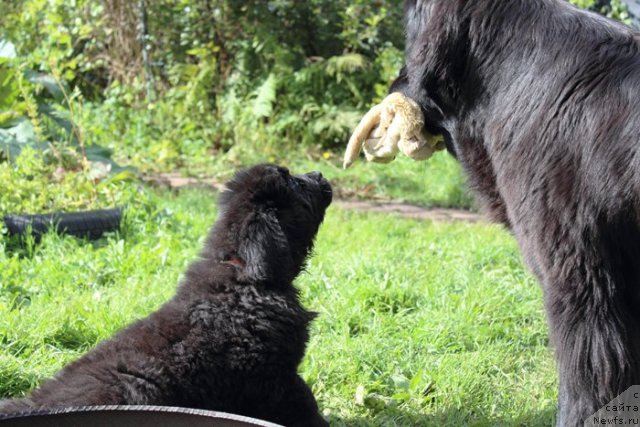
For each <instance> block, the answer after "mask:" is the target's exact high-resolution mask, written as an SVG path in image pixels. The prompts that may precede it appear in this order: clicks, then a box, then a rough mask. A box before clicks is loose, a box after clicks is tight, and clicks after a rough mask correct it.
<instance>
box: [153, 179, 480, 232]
mask: <svg viewBox="0 0 640 427" xmlns="http://www.w3.org/2000/svg"><path fill="white" fill-rule="evenodd" d="M144 181H145V182H147V183H149V184H152V185H156V186H159V187H168V188H176V189H178V188H185V187H208V188H212V189H214V190H216V191H220V190H221V189H222V187H223V185H222V184H221V183H219V182H218V181H216V180H214V179H209V178H206V179H200V178H188V177H183V176H180V175H179V174H171V173H168V174H161V175H156V176H152V177H146V178H144ZM334 204H335V205H337V206H339V207H341V208H343V209H349V210H355V211H361V212H377V213H388V214H395V215H398V216H401V217H403V218H412V219H419V220H431V221H467V222H481V221H486V219H485V217H484V216H483V215H481V214H479V213H476V212H471V211H466V210H462V209H444V208H425V207H422V206H417V205H412V204H409V203H402V202H393V201H389V202H381V201H367V200H351V199H338V200H335V201H334Z"/></svg>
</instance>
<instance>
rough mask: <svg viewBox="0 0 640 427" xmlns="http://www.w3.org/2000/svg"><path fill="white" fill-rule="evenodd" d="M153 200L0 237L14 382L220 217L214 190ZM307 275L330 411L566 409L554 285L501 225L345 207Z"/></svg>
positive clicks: (44, 363)
mask: <svg viewBox="0 0 640 427" xmlns="http://www.w3.org/2000/svg"><path fill="white" fill-rule="evenodd" d="M150 198H151V201H152V206H153V208H152V209H147V210H144V211H143V210H139V211H134V212H132V213H131V214H130V215H129V218H128V220H127V225H126V227H125V230H124V231H123V233H122V234H121V235H112V236H109V237H108V238H106V239H103V240H101V241H99V242H98V243H93V244H92V243H86V242H83V241H80V240H77V239H73V238H59V237H56V236H52V235H51V236H47V237H46V238H45V239H44V240H43V242H42V243H41V244H39V245H37V246H33V247H28V248H26V249H17V248H15V247H13V248H12V247H4V248H0V342H1V343H2V346H1V347H0V396H5V397H6V396H19V395H20V394H21V393H23V392H25V391H27V390H28V389H29V388H31V387H33V386H35V385H36V384H37V383H38V381H40V380H42V379H44V378H46V377H48V376H50V375H52V374H53V373H54V372H55V371H56V370H58V369H59V368H60V367H61V366H62V365H63V364H65V363H66V362H69V361H70V360H72V359H74V358H76V357H78V356H79V355H80V354H82V353H84V352H85V351H87V350H88V349H89V348H91V347H92V346H93V345H95V344H96V343H97V342H99V341H100V340H102V339H105V338H107V337H109V336H110V335H112V334H113V333H114V332H116V331H117V330H118V329H120V328H121V327H123V326H125V325H126V324H127V323H129V322H131V321H132V320H133V319H135V318H138V317H141V316H144V315H145V314H147V313H149V312H150V311H152V310H154V309H155V308H156V307H158V306H159V305H160V304H161V303H162V302H163V301H165V300H166V299H168V298H169V297H170V296H171V295H172V293H173V291H174V288H175V286H176V283H177V281H178V280H179V277H180V274H181V272H182V271H183V270H184V269H185V267H186V266H187V264H188V263H189V262H190V260H192V259H193V258H194V256H195V255H196V253H197V251H198V250H199V247H200V243H201V241H202V238H203V237H204V235H205V233H206V232H207V230H208V228H209V226H210V225H211V224H212V222H213V220H214V218H215V208H214V195H213V194H212V193H209V192H207V191H202V190H201V191H195V190H189V191H183V192H180V193H177V194H174V193H168V192H165V193H153V194H152V195H151V196H150ZM0 242H4V241H3V240H0ZM3 244H4V243H3ZM297 285H298V286H299V288H300V289H301V290H302V294H303V298H304V302H305V304H306V306H307V307H308V308H310V309H312V310H315V311H317V312H318V313H319V314H320V316H319V317H318V319H317V320H316V321H315V323H314V325H313V331H312V340H311V342H310V345H309V349H308V352H307V357H306V359H305V362H304V364H303V366H302V373H303V375H304V377H305V379H306V380H307V381H308V382H309V383H310V384H311V385H312V387H313V389H314V392H315V393H316V395H317V397H318V400H319V403H320V405H321V407H322V408H323V410H324V412H325V414H327V415H328V416H329V417H330V419H331V422H332V425H338V426H340V425H348V426H351V425H362V426H367V425H372V426H377V425H389V426H395V425H399V426H417V425H420V426H422V425H434V426H436V425H438V426H440V425H444V426H447V425H450V426H460V425H550V424H551V423H552V420H553V412H554V408H555V383H556V378H555V372H554V366H553V360H552V354H551V350H550V349H549V344H548V339H547V328H546V324H545V320H544V316H543V308H542V298H541V291H540V289H539V287H538V286H537V284H536V283H535V281H534V280H533V279H532V278H531V277H530V276H529V275H528V274H527V273H526V272H525V271H524V270H523V268H522V266H521V261H520V258H519V255H518V250H517V247H516V244H515V242H514V241H513V239H512V238H511V237H510V236H509V235H508V234H507V233H506V232H505V231H503V230H502V229H501V228H500V227H497V226H492V225H486V224H475V225H472V224H465V223H458V224H444V223H430V222H415V221H411V220H403V219H399V218H397V217H391V216H384V215H374V214H361V213H359V214H356V213H352V212H346V211H342V210H339V209H337V208H335V207H331V208H330V209H329V211H328V213H327V219H326V222H325V224H324V225H323V227H322V228H321V231H320V234H319V236H318V240H317V245H316V254H315V256H314V257H313V258H312V260H311V262H310V265H309V268H308V272H306V273H304V274H303V275H302V276H301V277H300V278H299V279H298V281H297Z"/></svg>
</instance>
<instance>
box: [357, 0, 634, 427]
mask: <svg viewBox="0 0 640 427" xmlns="http://www.w3.org/2000/svg"><path fill="white" fill-rule="evenodd" d="M405 18H406V29H407V45H406V52H405V66H404V68H403V69H402V71H401V74H400V76H399V78H398V79H397V80H396V81H395V82H394V83H393V85H392V87H391V92H400V93H401V94H403V95H404V96H406V97H408V98H410V99H412V100H414V101H415V102H416V103H417V104H418V105H419V107H420V108H421V110H422V113H423V116H424V129H425V130H426V131H428V133H430V134H441V135H443V136H444V139H445V144H446V147H447V149H448V151H449V152H450V153H452V154H453V155H454V156H456V157H457V158H458V159H459V161H460V163H461V164H462V166H463V168H464V170H465V172H466V174H467V176H468V180H469V183H470V186H471V188H472V189H473V190H474V191H475V193H476V194H477V195H478V198H479V200H480V201H481V203H482V204H483V205H484V207H485V208H486V210H487V211H488V212H489V214H490V215H491V216H492V217H493V218H494V219H496V220H498V221H500V222H502V223H504V224H505V225H507V226H508V227H509V228H510V230H511V231H512V232H513V234H514V235H515V237H516V238H517V240H518V242H519V245H520V248H521V250H522V253H523V256H524V259H525V262H526V263H527V264H528V266H529V267H530V268H531V269H532V271H533V272H534V273H535V274H536V276H537V277H538V279H539V280H540V282H541V283H542V285H543V288H544V296H545V306H546V311H547V316H548V321H549V324H550V329H551V335H552V341H553V344H554V345H555V349H556V357H557V364H558V369H559V377H560V391H559V412H558V418H557V423H558V425H561V426H567V425H582V423H583V422H584V420H585V418H586V417H587V416H589V415H590V414H592V413H594V412H595V411H596V410H598V409H600V408H601V407H602V406H603V405H604V404H605V403H607V402H608V401H610V400H611V399H613V398H614V397H615V396H616V395H618V394H619V393H621V392H623V391H624V390H626V389H627V388H628V387H630V386H631V385H633V384H640V310H639V309H638V307H639V306H640V217H639V216H640V108H639V107H638V105H640V35H639V34H638V33H636V32H633V31H632V30H631V29H629V28H627V27H625V26H623V25H622V24H618V23H616V22H613V21H611V20H608V19H606V18H603V17H601V16H599V15H596V14H593V13H589V12H585V11H582V10H579V9H577V8H575V7H573V6H571V5H570V4H568V3H566V2H564V1H561V0H473V1H465V0H407V1H406V3H405ZM396 100H397V98H396ZM394 102H396V101H394ZM383 107H384V106H383ZM394 108H395V107H394V106H393V105H392V108H390V109H389V111H391V112H392V113H393V111H394ZM377 111H379V110H377ZM418 111H419V110H418ZM372 114H373V116H375V114H379V113H376V112H375V111H374V110H372V112H370V114H369V116H371V115H372ZM403 114H404V113H403ZM364 121H366V120H364ZM383 121H384V120H383ZM414 123H418V121H415V120H414ZM365 125H366V123H365ZM363 126H364V125H363V124H361V127H360V128H359V130H360V131H361V130H362V129H365V130H367V129H369V128H370V127H371V126H369V127H367V126H364V127H363ZM420 126H422V121H420ZM394 132H395V135H399V134H401V132H400V131H398V129H397V126H396V128H395V130H394ZM405 134H407V135H408V136H403V138H406V139H408V145H407V146H408V147H409V148H405V150H406V151H405V152H409V153H412V152H418V150H417V149H416V144H413V145H411V144H412V143H414V142H415V141H412V140H411V138H412V136H411V135H410V134H409V133H408V132H405ZM371 135H372V136H370V137H374V139H371V140H369V141H368V143H370V144H371V143H373V144H372V145H371V147H373V146H374V145H375V143H376V141H377V140H376V139H375V137H376V135H375V134H374V133H372V134H371ZM377 137H379V135H378V136H377ZM350 145H352V144H351V143H350ZM391 148H394V147H393V145H392V146H391ZM365 149H366V145H365ZM371 150H372V151H370V152H368V156H369V157H370V158H371V157H374V156H375V155H376V153H375V150H373V149H371ZM430 150H431V149H427V150H426V151H425V152H423V154H422V157H426V155H428V154H429V153H430V152H431V151H430ZM380 152H381V153H383V154H380V158H381V159H383V160H388V159H390V157H389V156H393V155H394V153H395V152H397V150H396V149H395V148H394V149H392V150H386V151H384V150H381V151H380ZM352 154H353V153H352ZM356 154H357V152H356ZM419 154H420V153H419V152H418V154H417V155H416V158H417V157H418V155H419ZM383 156H387V157H386V158H385V157H383ZM349 162H350V154H348V155H347V156H346V161H345V164H346V165H348V164H349Z"/></svg>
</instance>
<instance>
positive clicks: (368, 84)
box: [0, 0, 628, 210]
mask: <svg viewBox="0 0 640 427" xmlns="http://www.w3.org/2000/svg"><path fill="white" fill-rule="evenodd" d="M575 3H577V4H578V5H579V6H581V7H586V8H591V9H594V10H597V11H600V12H602V13H604V14H607V15H609V16H612V17H614V18H617V19H621V20H625V19H627V20H628V15H627V14H626V11H625V8H624V7H622V5H621V4H620V3H619V1H617V0H614V1H602V0H576V1H575ZM402 9H403V8H402V0H303V1H297V0H271V1H265V0H246V1H236V0H154V1H150V0H102V1H97V0H0V10H1V11H2V14H1V15H0V175H1V174H4V176H5V178H6V179H5V182H4V183H0V190H2V192H4V191H5V190H6V191H13V190H14V189H16V188H23V187H25V186H26V187H28V185H27V184H28V181H29V179H27V180H26V181H25V176H27V178H28V177H30V176H34V175H38V176H44V177H46V181H47V182H48V181H51V180H53V181H55V182H57V184H58V187H64V186H65V185H66V184H68V185H69V186H70V188H71V186H72V185H73V182H74V181H73V180H74V179H78V178H77V175H74V173H76V174H77V173H82V174H84V176H86V175H87V174H88V175H89V177H88V178H87V180H88V182H91V181H95V182H98V181H100V182H102V181H104V179H106V177H108V176H112V175H113V173H112V172H114V171H115V172H117V176H118V179H117V180H116V181H121V180H122V179H123V178H127V177H130V175H127V174H124V175H123V173H124V172H126V169H123V168H122V167H121V165H128V166H133V167H135V168H136V170H138V171H141V172H144V173H156V172H160V171H171V170H180V171H181V173H183V174H190V175H202V174H208V175H215V174H216V173H221V171H227V170H232V169H233V168H234V167H237V166H240V165H243V164H247V163H250V162H253V161H265V160H266V161H277V160H279V159H282V158H287V157H288V156H292V155H293V153H295V155H296V156H302V157H305V156H306V157H307V158H308V159H311V160H313V159H315V158H319V159H324V160H327V161H331V160H334V161H335V162H336V164H337V163H338V157H340V151H341V148H342V146H343V145H344V143H345V141H346V140H347V139H348V136H349V132H350V131H351V129H352V128H353V127H354V126H355V124H356V123H357V121H358V119H359V118H360V117H361V114H362V112H363V111H365V110H366V109H367V108H368V107H369V106H370V105H371V104H372V103H374V102H376V101H378V100H379V99H381V98H382V97H383V96H384V95H385V94H386V92H387V88H388V85H389V83H390V81H391V80H392V79H393V78H394V77H395V75H396V73H397V72H398V69H399V68H400V66H401V63H402V50H403V43H404V41H403V28H402ZM25 147H29V152H30V154H29V155H30V156H31V157H30V160H29V162H26V163H29V164H33V163H34V162H36V163H37V160H36V158H39V159H40V160H41V161H42V164H40V165H39V166H38V169H37V170H36V171H34V172H33V173H31V172H30V171H27V172H26V175H25V172H24V165H23V166H21V168H22V169H20V168H18V169H19V170H22V172H21V173H16V171H17V170H18V169H16V166H15V159H16V158H17V157H18V155H19V153H20V152H22V151H23V150H24V148H25ZM34 153H35V154H34ZM23 163H25V162H23ZM3 168H4V169H3ZM222 173H223V174H224V172H222ZM72 178H73V179H72ZM1 187H4V188H1ZM105 187H106V188H111V187H109V185H105ZM116 188H117V187H116ZM25 191H31V190H25ZM61 191H62V192H63V193H64V190H61ZM110 191H111V190H110ZM14 199H15V200H18V199H16V198H14ZM0 200H2V199H0ZM56 200H58V201H60V200H61V201H62V202H64V198H62V199H59V198H58V199H56ZM11 203H14V204H15V203H18V202H6V203H5V206H4V208H7V209H8V208H10V207H11V206H12V205H11ZM56 203H57V204H58V205H59V204H60V203H58V202H55V203H54V202H52V201H51V200H50V201H49V202H47V203H45V202H43V203H40V204H39V205H38V204H37V203H36V204H35V205H34V206H31V207H32V208H33V209H36V210H37V208H38V206H40V209H42V210H46V209H47V208H54V207H55V205H56ZM1 208H3V206H0V209H1Z"/></svg>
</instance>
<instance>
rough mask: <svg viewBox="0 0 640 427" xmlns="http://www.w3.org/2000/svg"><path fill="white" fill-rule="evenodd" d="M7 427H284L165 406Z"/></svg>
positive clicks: (57, 412) (6, 421)
mask: <svg viewBox="0 0 640 427" xmlns="http://www.w3.org/2000/svg"><path fill="white" fill-rule="evenodd" d="M0 425H2V426H3V427H4V426H6V427H76V426H92V427H112V426H118V427H156V426H163V427H164V426H167V427H282V426H279V425H278V424H273V423H270V422H267V421H261V420H257V419H254V418H249V417H243V416H240V415H232V414H226V413H223V412H214V411H205V410H200V409H188V408H177V407H175V408H172V407H164V406H94V407H91V406H89V407H84V408H61V409H50V410H33V411H31V412H29V411H27V412H23V413H20V414H0Z"/></svg>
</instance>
